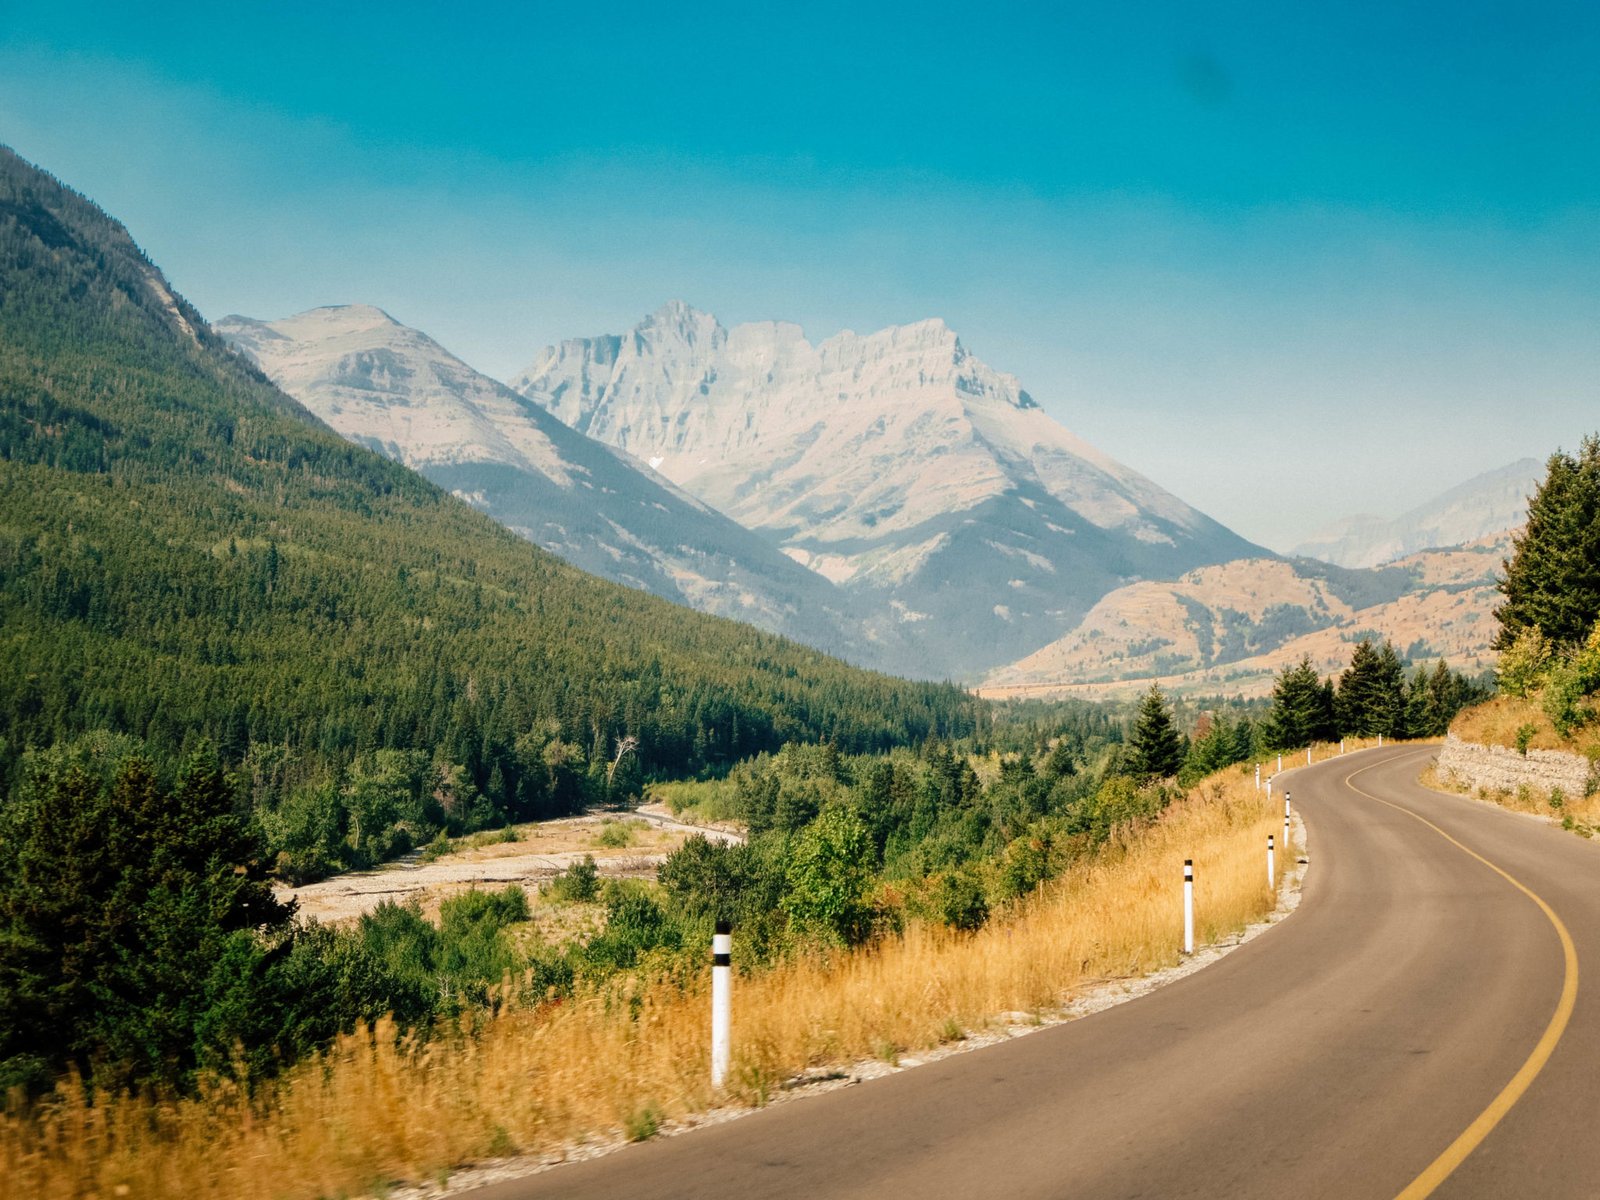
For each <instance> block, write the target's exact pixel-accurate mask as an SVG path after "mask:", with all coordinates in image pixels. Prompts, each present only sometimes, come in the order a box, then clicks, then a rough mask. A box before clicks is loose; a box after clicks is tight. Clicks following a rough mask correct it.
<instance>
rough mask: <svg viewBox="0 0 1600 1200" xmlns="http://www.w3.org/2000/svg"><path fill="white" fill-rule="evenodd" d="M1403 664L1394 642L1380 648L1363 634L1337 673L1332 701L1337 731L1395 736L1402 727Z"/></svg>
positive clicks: (1360, 734)
mask: <svg viewBox="0 0 1600 1200" xmlns="http://www.w3.org/2000/svg"><path fill="white" fill-rule="evenodd" d="M1405 682H1406V680H1405V668H1404V666H1403V665H1402V664H1401V662H1400V656H1399V655H1398V654H1397V653H1395V648H1394V646H1393V645H1392V644H1391V643H1389V642H1388V641H1385V642H1384V643H1383V646H1382V647H1381V648H1376V647H1374V646H1373V644H1372V641H1371V639H1369V638H1362V639H1361V641H1359V642H1357V643H1356V648H1355V652H1354V653H1353V654H1352V655H1351V656H1350V666H1349V667H1348V668H1347V669H1346V670H1345V672H1344V674H1343V675H1341V676H1340V677H1339V692H1338V696H1337V699H1336V702H1335V713H1336V715H1337V717H1338V723H1339V733H1340V734H1341V735H1346V734H1353V735H1354V736H1356V737H1377V736H1378V735H1379V734H1383V735H1384V736H1387V737H1394V736H1396V735H1397V734H1400V733H1403V732H1404V728H1405V717H1406V705H1405Z"/></svg>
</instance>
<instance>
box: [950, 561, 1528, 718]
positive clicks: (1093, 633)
mask: <svg viewBox="0 0 1600 1200" xmlns="http://www.w3.org/2000/svg"><path fill="white" fill-rule="evenodd" d="M1510 550H1511V541H1510V535H1509V534H1501V535H1499V536H1497V537H1491V538H1485V539H1482V540H1481V541H1478V542H1474V543H1471V544H1469V545H1465V546H1458V547H1454V548H1451V549H1447V550H1431V551H1425V552H1423V553H1421V554H1414V555H1410V556H1408V557H1406V558H1403V559H1401V560H1399V561H1398V562H1395V563H1393V564H1390V565H1388V566H1385V567H1381V568H1377V569H1359V570H1358V569H1347V568H1342V567H1336V566H1332V565H1330V564H1327V563H1321V562H1317V561H1315V560H1312V559H1305V558H1301V559H1294V560H1292V561H1284V560H1282V559H1246V560H1241V561H1238V562H1231V563H1226V564H1223V565H1221V566H1214V567H1205V568H1202V569H1200V570H1197V571H1192V572H1190V573H1188V574H1187V575H1184V576H1183V577H1182V578H1181V579H1179V580H1177V581H1176V582H1174V583H1139V584H1134V585H1131V586H1129V587H1125V588H1120V589H1118V590H1117V591H1115V592H1112V593H1111V594H1110V595H1108V596H1106V597H1104V598H1103V599H1102V600H1101V601H1100V602H1099V603H1098V604H1096V605H1095V607H1094V608H1093V609H1092V610H1091V611H1090V612H1089V614H1088V615H1087V616H1086V617H1084V619H1083V620H1082V621H1081V622H1080V623H1079V625H1078V627H1077V628H1076V629H1074V630H1073V631H1072V632H1071V633H1070V634H1068V635H1067V636H1066V637H1064V638H1061V639H1059V640H1058V641H1056V642H1053V643H1051V644H1050V645H1048V646H1045V647H1043V648H1042V649H1040V650H1038V651H1036V652H1035V653H1033V654H1031V655H1028V656H1027V657H1026V658H1023V659H1022V660H1021V661H1019V662H1016V663H1013V664H1011V665H1010V666H1008V667H1004V668H1002V669H1000V670H998V671H995V672H993V673H992V674H991V675H990V676H989V678H988V679H987V680H986V681H985V683H984V686H983V687H982V688H981V689H980V692H981V694H983V695H985V696H989V697H992V698H1002V697H1013V696H1029V695H1078V696H1086V697H1091V696H1092V697H1108V696H1129V695H1133V694H1135V693H1137V692H1138V691H1141V690H1143V689H1144V688H1146V687H1148V686H1149V684H1150V681H1151V680H1156V681H1158V682H1160V684H1161V685H1162V687H1163V688H1164V689H1166V690H1167V691H1168V692H1181V693H1188V694H1209V695H1217V694H1228V695H1233V694H1241V695H1246V696H1260V695H1266V694H1268V693H1269V692H1270V691H1271V689H1272V682H1273V677H1274V676H1275V675H1276V674H1277V673H1278V672H1280V671H1281V670H1282V669H1283V668H1284V667H1285V666H1289V665H1292V664H1294V663H1297V662H1299V661H1300V659H1301V657H1302V656H1308V657H1310V659H1311V661H1312V664H1313V665H1314V666H1315V667H1316V668H1317V670H1318V671H1319V672H1321V673H1323V674H1329V673H1335V672H1338V671H1342V670H1343V669H1344V668H1345V667H1347V666H1349V663H1350V650H1351V646H1352V645H1353V644H1354V643H1355V642H1357V641H1359V640H1360V639H1361V638H1363V637H1369V636H1371V637H1377V638H1380V639H1381V638H1387V639H1389V640H1390V641H1392V642H1393V643H1394V644H1395V646H1396V647H1397V648H1398V649H1399V650H1400V652H1401V653H1402V654H1403V655H1404V656H1406V657H1407V658H1409V659H1411V660H1412V661H1414V662H1420V661H1425V660H1433V659H1438V658H1444V659H1447V660H1448V661H1449V663H1450V665H1451V666H1452V667H1454V668H1455V669H1457V670H1460V671H1464V672H1466V673H1468V674H1474V673H1477V672H1479V671H1482V670H1486V669H1488V668H1489V667H1490V666H1492V665H1493V655H1492V653H1491V652H1490V648H1489V647H1490V642H1491V641H1492V639H1493V637H1494V632H1495V621H1494V610H1495V608H1496V606H1497V605H1498V604H1499V602H1500V600H1501V596H1500V594H1499V592H1498V591H1496V589H1495V578H1496V576H1497V573H1498V572H1499V569H1500V565H1501V562H1502V561H1503V560H1504V559H1505V557H1506V556H1507V555H1508V554H1509V553H1510Z"/></svg>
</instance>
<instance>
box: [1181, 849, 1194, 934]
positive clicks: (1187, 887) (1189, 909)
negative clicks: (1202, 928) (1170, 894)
mask: <svg viewBox="0 0 1600 1200" xmlns="http://www.w3.org/2000/svg"><path fill="white" fill-rule="evenodd" d="M1183 952H1184V953H1185V954H1193V953H1194V859H1192V858H1186V859H1184V860H1183Z"/></svg>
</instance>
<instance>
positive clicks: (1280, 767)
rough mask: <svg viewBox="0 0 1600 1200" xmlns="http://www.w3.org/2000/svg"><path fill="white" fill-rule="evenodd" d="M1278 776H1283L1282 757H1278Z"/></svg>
mask: <svg viewBox="0 0 1600 1200" xmlns="http://www.w3.org/2000/svg"><path fill="white" fill-rule="evenodd" d="M1278 774H1279V775H1282V774H1283V755H1281V754H1280V755H1278Z"/></svg>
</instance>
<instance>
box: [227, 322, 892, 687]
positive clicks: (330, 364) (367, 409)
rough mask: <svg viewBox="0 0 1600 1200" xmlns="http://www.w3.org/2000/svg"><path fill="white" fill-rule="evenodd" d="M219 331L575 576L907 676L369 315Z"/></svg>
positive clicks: (810, 583) (761, 556)
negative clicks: (577, 572) (574, 570)
mask: <svg viewBox="0 0 1600 1200" xmlns="http://www.w3.org/2000/svg"><path fill="white" fill-rule="evenodd" d="M216 330H217V332H218V333H220V334H221V335H222V336H223V337H224V338H225V339H226V340H227V341H228V342H229V343H231V344H232V345H233V346H234V347H235V348H237V349H239V350H241V351H242V352H244V353H245V354H246V355H248V356H249V357H250V358H251V360H252V361H254V362H255V363H256V365H258V366H259V367H260V368H261V369H262V370H263V371H265V372H266V374H267V375H268V377H269V378H271V379H272V381H273V382H274V383H276V384H277V385H278V386H279V387H281V388H282V389H283V390H284V391H285V392H287V393H289V395H291V396H293V397H294V398H295V399H296V400H298V401H300V402H301V403H302V404H304V405H305V406H306V407H307V408H308V409H310V410H311V411H312V412H313V413H315V414H316V415H317V416H318V417H320V418H321V419H322V420H324V421H325V422H327V424H328V425H329V426H331V427H332V428H333V429H334V430H336V431H337V432H338V433H340V434H342V435H344V436H345V437H347V438H349V439H350V440H351V441H353V442H357V443H359V444H361V445H364V446H367V447H369V448H371V449H373V450H375V451H377V452H378V453H380V454H384V455H386V456H388V457H389V458H392V459H394V460H396V461H397V462H402V463H404V464H405V465H406V466H408V467H411V468H412V469H413V470H416V471H419V472H421V473H422V474H423V475H425V476H427V478H429V479H431V480H432V481H433V482H434V483H437V484H438V485H439V486H440V487H442V488H444V489H446V490H447V491H450V492H453V493H454V494H455V495H457V496H459V497H461V498H462V499H465V500H466V501H468V502H469V503H471V504H472V505H473V506H474V507H477V508H479V509H481V510H483V511H484V512H486V513H488V514H489V515H490V516H492V517H494V518H495V519H496V520H497V521H499V522H500V523H501V524H503V525H506V526H508V527H510V528H511V529H512V530H514V531H515V532H517V533H519V534H521V535H522V536H523V537H525V538H527V539H528V540H530V541H532V542H535V543H537V544H538V545H540V546H543V547H544V548H545V549H547V550H550V551H553V552H554V553H556V554H558V555H560V556H561V557H562V558H564V559H566V560H567V561H568V562H570V563H573V564H574V565H576V566H579V567H582V568H583V569H584V570H586V571H588V572H590V573H592V574H595V575H599V576H602V577H603V578H606V579H611V580H614V581H616V582H618V583H623V584H626V585H628V586H630V587H637V588H644V589H645V590H647V591H650V592H654V593H655V594H656V595H658V596H662V597H665V598H666V599H669V600H674V601H677V602H679V603H681V604H685V605H688V606H689V607H692V608H696V609H699V610H700V611H702V612H710V613H715V614H717V615H719V616H725V617H732V618H735V619H738V620H745V621H749V622H750V623H752V624H754V625H757V626H759V627H760V628H763V629H766V630H769V631H771V632H774V633H781V634H784V635H786V636H788V637H792V638H795V639H796V640H799V641H803V642H805V643H807V644H808V645H812V646H816V647H818V648H819V649H822V650H826V651H829V652H832V653H837V654H841V655H843V656H845V657H848V658H850V659H852V660H854V661H857V662H863V663H867V664H869V665H885V664H898V665H901V666H903V667H907V668H910V667H913V666H915V665H916V660H915V659H914V657H913V656H910V655H907V654H905V653H903V652H900V650H901V647H900V646H899V645H898V644H897V643H898V641H899V634H898V630H897V629H896V628H895V627H894V623H893V622H889V621H884V622H881V623H880V624H881V625H882V627H883V636H882V638H881V639H879V640H874V639H872V638H871V637H870V636H869V635H868V633H867V632H866V631H867V623H866V622H864V621H862V620H860V619H859V618H858V617H857V616H856V615H855V614H854V613H853V612H851V611H850V608H851V600H850V598H849V597H847V596H845V595H844V594H843V593H842V592H841V591H840V590H839V589H838V588H836V587H835V586H834V585H833V584H831V583H829V582H828V581H827V580H826V579H823V578H821V577H820V576H818V575H816V574H815V573H813V572H811V571H807V570H805V569H804V568H803V567H800V566H798V565H797V564H795V563H794V562H792V561H791V560H790V559H789V558H787V557H786V556H785V555H783V554H782V553H780V552H779V551H778V549H777V548H776V547H774V546H773V545H771V543H769V542H768V541H766V540H765V539H763V538H761V537H758V536H756V535H755V534H753V533H751V532H749V531H748V530H746V529H744V528H743V527H741V526H740V525H738V524H736V523H735V522H733V521H731V520H729V519H728V518H727V517H725V516H723V515H722V514H720V513H718V512H716V511H715V510H713V509H710V508H708V507H707V506H706V505H704V504H702V503H700V502H699V501H697V500H695V499H693V498H692V497H690V496H687V495H685V494H684V493H683V492H682V491H680V490H679V489H677V488H676V487H674V486H672V484H670V483H668V482H667V481H666V480H665V479H662V478H660V477H659V476H655V475H654V473H653V472H651V471H650V469H649V468H648V467H646V466H645V465H644V464H643V463H640V462H637V461H636V460H633V459H630V458H629V457H628V456H627V455H626V454H624V453H622V452H620V451H617V450H613V449H611V448H609V447H607V446H604V445H602V444H600V443H599V442H596V441H593V440H592V439H590V438H587V437H584V436H583V435H582V434H579V433H576V432H575V431H573V430H572V429H570V428H568V427H567V426H566V425H564V424H563V423H562V422H560V421H558V420H556V419H555V417H553V416H551V415H550V414H549V413H548V412H546V411H545V410H544V409H543V408H541V407H540V406H538V405H536V404H533V403H531V402H530V401H528V400H526V399H524V398H523V397H522V396H519V395H517V394H516V393H515V392H513V391H511V390H510V389H509V388H507V387H506V386H505V385H504V384H501V383H497V382H496V381H494V380H492V379H489V378H488V377H487V376H484V375H480V374H479V373H478V372H476V371H474V370H473V369H472V368H471V367H469V366H467V364H466V363H464V362H462V361H461V360H460V359H458V358H456V357H455V356H454V355H452V354H450V353H449V352H448V351H447V350H445V349H444V347H442V346H440V345H439V344H438V343H437V342H435V341H434V340H433V339H432V338H429V337H427V336H426V335H425V334H423V333H420V332H418V331H417V330H415V329H410V328H408V327H406V326H405V325H402V324H400V323H399V322H398V321H396V320H394V319H393V318H392V317H390V316H389V315H388V314H387V313H385V312H383V311H381V310H379V309H376V308H371V307H368V306H365V305H350V306H344V307H336V308H318V309H313V310H311V311H310V312H304V313H300V314H299V315H298V316H293V317H288V318H285V319H283V320H279V321H258V320H252V319H250V318H248V317H240V316H231V317H225V318H223V319H222V320H221V321H219V322H218V323H217V325H216Z"/></svg>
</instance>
